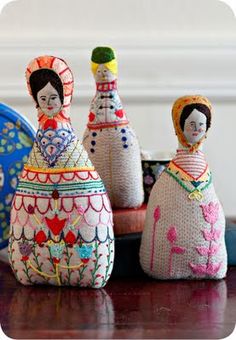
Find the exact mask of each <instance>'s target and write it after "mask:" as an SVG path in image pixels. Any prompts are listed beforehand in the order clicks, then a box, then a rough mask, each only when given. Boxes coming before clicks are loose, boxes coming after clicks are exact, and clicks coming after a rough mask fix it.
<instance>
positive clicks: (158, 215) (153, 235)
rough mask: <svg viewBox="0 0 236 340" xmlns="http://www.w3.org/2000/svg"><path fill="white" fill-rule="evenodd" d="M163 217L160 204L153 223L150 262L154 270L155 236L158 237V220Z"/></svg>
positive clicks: (155, 211) (154, 214)
mask: <svg viewBox="0 0 236 340" xmlns="http://www.w3.org/2000/svg"><path fill="white" fill-rule="evenodd" d="M160 217H161V209H160V206H159V205H158V206H157V207H156V209H155V210H154V213H153V218H154V223H153V230H152V245H151V262H150V269H151V271H153V265H154V246H155V238H156V229H157V222H158V221H159V219H160Z"/></svg>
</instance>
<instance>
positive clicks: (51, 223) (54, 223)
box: [45, 215, 66, 236]
mask: <svg viewBox="0 0 236 340" xmlns="http://www.w3.org/2000/svg"><path fill="white" fill-rule="evenodd" d="M45 220H46V223H47V226H48V228H49V229H50V230H51V231H52V233H53V234H54V235H55V236H57V235H59V234H60V232H61V231H62V229H63V228H64V227H65V224H66V218H64V219H63V220H60V219H59V218H58V216H57V215H55V216H54V217H53V218H48V217H45Z"/></svg>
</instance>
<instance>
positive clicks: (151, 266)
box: [140, 95, 227, 279]
mask: <svg viewBox="0 0 236 340" xmlns="http://www.w3.org/2000/svg"><path fill="white" fill-rule="evenodd" d="M211 111H212V107H211V104H210V102H209V100H208V99H207V98H205V97H202V96H198V95H196V96H185V97H181V98H179V99H178V100H177V101H176V102H175V103H174V106H173V109H172V118H173V123H174V127H175V131H176V134H177V137H178V140H179V148H178V150H177V153H176V156H175V157H174V158H173V159H172V161H171V162H170V164H169V166H168V168H167V169H166V170H165V171H164V172H163V173H162V174H161V176H160V177H159V179H158V181H157V182H156V183H155V185H154V187H153V189H152V192H151V195H150V199H149V202H148V207H147V215H146V221H145V227H144V231H143V235H142V241H141V249H140V262H141V266H142V268H143V270H144V271H145V272H146V273H147V274H149V275H150V276H152V277H154V278H157V279H192V278H195V279H202V278H204V279H221V278H224V277H225V275H226V270H227V255H226V247H225V241H224V233H225V216H224V212H223V209H222V206H221V204H220V202H219V199H218V197H217V195H216V192H215V189H214V185H213V183H212V174H211V171H210V169H209V166H208V164H207V161H206V159H205V156H204V154H203V152H202V143H203V141H204V139H205V138H206V134H207V131H208V129H209V127H210V124H211V115H212V114H211Z"/></svg>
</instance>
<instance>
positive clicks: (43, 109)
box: [9, 56, 114, 288]
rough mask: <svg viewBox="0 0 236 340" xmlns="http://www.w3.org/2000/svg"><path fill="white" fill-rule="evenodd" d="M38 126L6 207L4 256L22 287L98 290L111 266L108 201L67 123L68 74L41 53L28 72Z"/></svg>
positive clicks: (70, 85) (70, 90)
mask: <svg viewBox="0 0 236 340" xmlns="http://www.w3.org/2000/svg"><path fill="white" fill-rule="evenodd" d="M26 79H27V85H28V90H29V92H30V94H31V96H32V97H33V99H34V101H35V103H36V107H37V110H38V121H39V127H38V131H37V134H36V140H35V142H34V145H33V148H32V151H31V153H30V155H29V159H28V161H27V163H26V164H25V166H24V170H23V173H22V176H21V178H20V181H19V185H18V187H17V190H16V194H15V197H14V199H13V204H12V210H11V232H10V241H9V259H10V263H11V266H12V269H13V271H14V273H15V276H16V278H17V279H18V280H19V281H20V282H21V283H22V284H25V285H28V284H51V285H57V286H61V285H68V286H80V287H93V288H100V287H103V286H104V285H105V284H106V282H107V280H108V278H109V276H110V274H111V270H112V267H113V257H114V241H113V239H114V237H113V220H112V212H111V206H110V202H109V199H108V196H107V193H106V190H105V187H104V185H103V182H102V181H101V179H100V177H99V175H98V174H97V172H96V171H95V168H94V166H93V164H92V163H91V162H90V160H89V158H88V155H87V152H86V151H85V150H84V148H83V146H82V144H81V142H80V141H79V140H78V139H77V138H76V136H75V134H74V131H73V128H72V126H71V121H70V116H69V113H70V104H71V99H72V93H73V84H74V81H73V75H72V73H71V70H70V68H69V67H68V65H67V64H66V63H65V61H64V60H62V59H60V58H57V57H53V56H41V57H38V58H35V59H34V60H32V61H31V62H30V64H29V65H28V67H27V70H26Z"/></svg>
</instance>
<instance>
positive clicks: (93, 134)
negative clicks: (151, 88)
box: [83, 47, 144, 208]
mask: <svg viewBox="0 0 236 340" xmlns="http://www.w3.org/2000/svg"><path fill="white" fill-rule="evenodd" d="M91 59H92V61H91V69H92V72H93V74H94V78H95V81H96V88H97V91H96V94H95V97H94V98H93V100H92V103H91V107H90V113H89V117H88V119H89V122H88V124H87V129H86V130H85V133H84V139H83V145H84V147H85V149H86V150H87V152H88V154H89V157H90V158H91V160H92V162H93V164H94V165H95V167H96V169H97V171H98V173H99V174H100V176H101V178H102V179H103V181H104V184H105V187H106V189H107V192H108V195H109V198H110V200H111V204H112V206H113V207H119V208H131V207H138V206H140V205H141V204H142V202H143V195H144V194H143V186H142V169H141V156H140V149H139V144H138V140H137V137H136V135H135V133H134V131H133V129H132V128H131V127H130V124H129V121H128V120H127V117H126V113H125V111H124V109H123V107H122V103H121V100H120V97H119V95H118V92H117V60H116V57H115V53H114V51H113V49H111V48H110V47H97V48H95V49H94V50H93V52H92V58H91Z"/></svg>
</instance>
